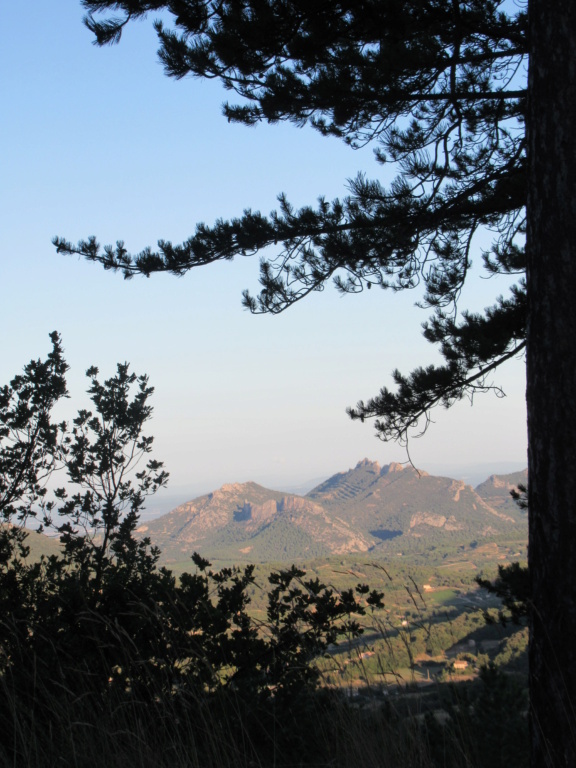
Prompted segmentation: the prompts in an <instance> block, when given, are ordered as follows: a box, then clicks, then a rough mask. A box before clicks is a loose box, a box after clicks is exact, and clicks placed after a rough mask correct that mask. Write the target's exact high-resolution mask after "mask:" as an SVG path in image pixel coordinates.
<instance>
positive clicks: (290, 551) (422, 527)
mask: <svg viewBox="0 0 576 768" xmlns="http://www.w3.org/2000/svg"><path fill="white" fill-rule="evenodd" d="M526 479H527V473H526V471H523V472H517V473H511V474H510V475H502V476H498V475H491V476H490V477H489V478H487V480H485V481H484V482H483V483H481V484H480V485H479V486H477V488H476V489H474V488H472V486H470V485H467V484H466V483H465V482H464V481H461V480H454V479H452V478H447V477H441V476H435V475H430V474H428V473H427V472H423V471H418V470H416V469H415V468H414V467H412V466H411V465H402V464H398V463H394V462H393V463H391V464H388V465H384V466H383V467H381V466H380V465H379V464H378V463H377V462H374V461H370V460H369V459H363V460H361V461H359V462H358V463H357V464H356V466H355V467H353V468H352V469H349V470H347V471H345V472H339V473H336V474H335V475H332V476H331V477H330V478H328V479H327V480H325V481H324V482H322V483H320V484H319V485H318V486H316V487H315V488H313V489H312V490H311V491H309V492H308V493H307V494H306V495H304V496H299V495H297V494H290V493H284V492H282V491H273V490H270V489H268V488H264V487H263V486H261V485H258V484H257V483H253V482H247V483H227V484H225V485H223V486H222V487H221V488H219V489H217V490H215V491H213V492H211V493H209V494H204V495H203V496H200V497H198V498H196V499H192V500H190V501H187V502H184V503H183V504H181V505H179V506H178V507H176V508H174V509H173V510H172V511H170V512H168V513H167V514H165V515H162V516H161V517H158V518H156V519H154V520H151V521H148V522H147V523H146V524H142V525H140V526H139V528H138V534H139V535H141V536H149V537H150V539H151V540H152V543H153V544H155V545H157V546H158V547H159V548H160V550H161V551H162V553H163V560H165V561H167V562H174V561H179V560H183V559H184V558H187V557H189V556H190V555H191V554H192V552H193V551H198V552H200V553H201V554H202V555H204V556H208V557H222V558H227V559H237V560H242V559H252V560H254V561H260V562H262V561H265V560H267V559H268V560H270V559H276V560H286V559H292V560H297V559H306V558H310V557H325V556H328V555H340V554H342V555H343V554H348V553H354V552H357V553H382V554H386V553H387V552H388V551H389V550H390V547H392V546H393V547H395V548H398V547H400V546H401V547H402V548H407V549H409V550H413V549H414V548H417V547H418V546H420V547H421V546H422V545H423V542H426V541H428V542H436V543H443V544H445V545H447V544H450V543H453V542H456V541H457V540H458V541H459V540H469V541H472V540H481V539H486V540H488V539H490V538H493V537H497V536H512V537H518V538H521V537H522V535H523V532H525V528H526V521H525V515H524V516H523V515H522V513H521V512H520V510H519V509H518V508H517V506H516V505H515V504H514V502H513V501H512V500H511V499H509V489H510V488H511V487H514V486H515V485H518V483H519V482H524V483H525V482H526Z"/></svg>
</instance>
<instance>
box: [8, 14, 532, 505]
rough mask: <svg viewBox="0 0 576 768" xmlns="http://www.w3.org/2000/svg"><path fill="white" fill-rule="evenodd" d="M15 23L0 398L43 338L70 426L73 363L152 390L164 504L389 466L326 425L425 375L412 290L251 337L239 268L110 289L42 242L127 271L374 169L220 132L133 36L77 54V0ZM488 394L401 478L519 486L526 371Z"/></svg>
mask: <svg viewBox="0 0 576 768" xmlns="http://www.w3.org/2000/svg"><path fill="white" fill-rule="evenodd" d="M18 10H19V9H18V7H17V6H16V5H15V4H9V5H8V6H6V7H5V8H4V24H3V25H2V30H1V31H0V36H1V43H2V46H1V50H0V57H1V58H2V64H3V72H4V73H5V75H4V78H3V81H2V84H1V86H0V88H1V95H2V103H3V104H4V105H5V109H4V110H3V117H2V122H1V131H2V145H3V147H4V148H5V153H4V162H3V173H2V178H3V183H2V185H1V188H0V202H1V205H2V211H3V215H2V226H1V228H0V237H1V242H2V254H3V257H2V261H1V268H0V269H1V271H0V275H1V279H2V285H3V288H4V291H3V302H2V313H3V316H2V327H3V328H4V334H3V345H2V352H3V354H2V358H1V359H0V384H3V383H5V382H7V381H8V380H9V379H10V378H11V377H12V376H13V375H14V374H16V373H18V372H19V371H20V370H21V368H22V366H23V365H25V364H26V363H27V362H28V361H29V360H30V359H31V358H33V357H42V356H44V355H45V354H46V353H47V352H48V350H49V339H48V334H49V332H50V331H52V330H58V331H59V332H60V333H61V334H62V337H63V342H64V347H65V349H66V357H67V360H68V363H69V364H70V366H71V371H70V376H69V383H70V386H69V388H70V391H71V394H72V398H71V400H70V401H69V403H68V404H66V405H65V406H64V408H63V415H64V416H66V417H67V418H70V417H71V415H73V413H74V412H75V411H76V410H77V409H78V408H79V407H81V406H83V405H84V404H85V403H86V400H85V398H84V397H83V394H82V393H83V392H84V388H85V386H84V376H83V372H84V371H85V370H86V369H87V368H88V367H89V366H90V365H92V364H95V365H97V366H98V367H99V368H100V371H101V375H102V376H103V377H106V376H108V375H111V374H112V373H113V372H114V369H115V364H116V363H117V362H124V361H130V362H131V365H132V369H133V370H134V371H136V372H137V373H144V372H146V373H148V374H149V376H150V381H151V383H152V385H153V386H154V387H155V389H156V392H155V395H154V398H153V405H154V409H155V413H154V417H153V419H152V421H151V422H150V425H149V429H148V433H149V434H153V435H154V436H155V445H156V450H155V456H156V457H157V458H159V459H161V460H163V461H164V462H165V464H166V467H167V469H168V470H169V472H170V473H171V484H170V489H169V492H170V493H171V494H178V493H179V489H182V491H183V492H184V490H185V489H186V492H188V491H192V490H193V489H195V488H196V489H198V490H202V491H206V490H211V489H214V488H216V487H219V485H221V484H222V483H224V482H244V481H247V480H254V481H256V482H260V483H262V484H264V485H267V486H269V487H280V486H286V487H295V486H297V485H298V484H300V483H305V482H308V481H311V480H314V479H323V478H325V477H327V476H329V475H331V474H334V473H335V472H340V471H345V470H346V469H348V468H350V467H353V466H354V465H355V464H356V463H357V462H358V461H359V460H361V459H363V458H364V457H368V458H370V459H372V460H375V461H378V462H379V463H380V464H381V465H383V464H387V463H389V462H390V461H399V462H404V461H406V460H407V456H406V452H405V450H404V449H403V448H402V447H400V446H397V445H393V444H383V443H381V442H380V441H378V440H377V439H376V438H375V437H374V430H373V429H372V427H371V425H370V424H369V423H366V424H363V425H362V424H360V423H357V422H351V421H350V420H349V419H348V418H347V416H346V415H345V408H346V407H347V406H349V405H354V404H355V403H356V401H357V400H359V399H366V398H369V397H370V396H372V395H375V394H376V393H377V392H378V390H379V389H380V387H381V386H383V385H385V384H390V381H391V378H390V374H391V371H392V370H393V369H394V368H399V369H400V370H401V371H403V372H408V371H409V370H411V369H412V368H414V367H415V366H417V365H420V364H428V363H432V362H434V360H435V355H434V350H433V348H432V347H431V346H430V345H429V344H427V343H426V342H425V341H424V340H423V339H422V337H421V335H420V324H421V323H422V322H423V321H425V320H426V319H427V317H428V314H429V313H428V312H427V311H426V310H421V309H418V308H415V307H414V303H415V302H416V301H417V300H418V298H419V296H418V293H417V292H411V293H404V294H401V295H399V294H397V295H393V294H391V293H386V294H384V293H383V292H380V291H370V292H365V293H364V294H363V295H361V296H346V297H342V296H340V295H339V294H337V293H336V292H335V290H333V289H331V288H328V289H327V290H325V291H323V292H321V293H316V294H313V295H311V296H310V297H308V298H307V299H306V300H305V301H304V302H302V303H301V304H299V305H297V306H295V307H293V308H292V309H291V310H289V311H288V312H286V313H285V314H282V315H279V316H275V317H271V316H258V317H254V316H251V315H249V314H248V313H247V312H246V311H245V310H243V309H242V307H241V303H240V299H241V291H242V289H244V288H247V287H248V288H251V289H252V290H255V289H257V273H258V259H257V258H249V259H245V260H243V261H238V262H235V263H226V264H217V265H213V266H211V267H210V268H205V269H202V270H199V271H196V272H193V273H190V274H188V275H187V276H186V277H184V278H182V279H180V280H177V279H176V278H174V277H172V276H165V275H157V276H154V277H153V278H151V279H150V280H145V279H140V278H138V279H134V280H132V281H129V282H126V281H123V280H122V278H121V277H120V276H119V275H113V274H109V273H105V272H104V271H103V270H102V269H101V268H99V267H98V266H96V265H93V264H88V263H86V262H83V261H74V260H71V259H67V258H64V257H62V256H57V255H56V254H55V251H54V248H53V247H52V245H51V242H50V241H51V238H52V237H53V236H54V235H57V234H58V235H62V236H65V237H67V238H69V239H71V240H72V241H75V240H78V239H81V238H85V237H87V236H89V235H92V234H95V235H97V237H98V239H99V241H100V242H101V243H102V244H107V243H114V242H115V241H116V240H117V239H123V240H125V242H126V245H127V247H128V248H129V250H131V251H138V250H140V249H142V248H144V247H145V246H147V245H154V244H155V243H156V241H157V240H158V239H159V238H165V239H169V240H172V241H173V242H180V241H181V240H183V239H185V238H186V237H187V236H189V235H190V234H191V233H192V232H193V231H194V228H195V225H196V223H197V222H199V221H205V222H207V223H212V222H213V221H214V220H215V219H216V218H218V217H224V218H225V217H232V216H235V215H238V214H240V213H241V212H242V211H243V210H244V209H245V208H252V209H253V210H261V211H263V212H266V213H267V212H269V211H270V210H272V209H273V208H275V206H276V195H277V194H279V193H280V192H286V194H287V196H288V199H289V200H290V201H291V202H292V203H293V204H294V205H296V206H301V205H305V204H308V203H313V202H314V201H315V199H316V198H317V197H318V196H321V195H323V196H325V197H327V198H332V197H336V196H343V195H345V194H346V179H349V178H352V177H354V176H355V175H356V174H357V173H358V172H359V171H365V172H366V173H367V175H368V176H370V174H371V173H373V174H375V175H376V174H377V175H379V176H381V169H380V168H378V167H377V166H376V164H375V163H374V161H373V159H372V149H371V148H370V147H367V148H365V149H364V150H361V151H357V152H354V151H352V150H350V149H349V148H347V147H345V146H344V145H343V144H342V143H341V142H338V141H337V140H336V139H326V138H322V137H320V136H319V135H318V134H317V133H316V132H314V131H313V130H312V129H310V128H305V129H302V130H298V129H296V128H294V127H293V126H290V125H280V126H259V127H258V128H256V129H248V128H245V127H242V126H237V125H229V124H228V123H227V122H226V120H225V119H224V118H223V117H222V116H221V114H220V103H221V102H222V101H223V100H224V99H225V98H226V95H225V93H224V91H223V90H222V89H221V87H220V86H219V85H218V84H217V83H206V82H198V81H193V80H185V81H183V82H174V81H170V80H168V79H167V78H166V77H165V76H164V75H163V72H162V68H161V66H160V64H159V63H158V61H157V60H156V57H155V50H156V42H155V36H154V33H153V31H152V29H151V24H150V23H149V22H146V23H143V24H139V25H136V26H134V27H133V28H131V29H129V30H128V31H127V34H126V35H125V39H123V41H122V44H121V45H120V46H114V47H111V48H106V49H97V48H95V47H94V46H93V45H92V44H91V35H90V33H89V32H88V31H87V30H86V29H85V28H84V27H83V26H82V23H81V18H82V8H81V6H80V3H79V2H70V1H69V0H56V2H52V3H50V4H47V3H39V4H37V7H35V9H34V13H33V14H31V15H30V16H29V17H27V18H26V23H25V24H23V23H22V19H21V13H20V14H19V13H18ZM481 248H482V243H481V242H479V243H478V244H477V258H476V261H477V263H480V261H481V259H480V256H481ZM505 289H506V283H505V281H503V280H500V281H499V283H498V285H497V286H495V284H494V282H493V281H492V280H485V279H481V278H478V279H476V280H475V281H469V283H468V284H467V287H466V290H465V292H464V293H463V296H462V299H461V306H462V307H466V308H469V309H481V308H482V307H484V306H486V305H488V304H491V303H492V302H493V301H494V298H495V296H496V295H498V294H499V293H502V292H504V291H505ZM494 383H495V384H499V385H501V386H502V387H503V389H504V391H505V392H506V394H507V397H506V398H498V397H496V396H495V395H494V394H487V395H479V396H478V397H477V398H476V399H475V402H474V406H473V407H470V403H468V402H467V401H463V402H462V403H460V404H459V405H458V406H456V407H454V408H453V409H452V410H451V411H448V412H446V411H443V410H437V411H436V412H435V413H434V414H433V419H434V422H435V423H433V424H432V425H431V427H430V429H429V431H428V433H427V434H426V436H425V437H423V438H420V439H412V440H411V442H410V445H409V449H410V457H411V459H412V461H413V462H414V464H415V465H416V466H417V467H419V468H422V469H426V470H427V471H430V472H433V473H435V474H448V475H450V476H458V477H464V478H466V477H467V476H472V473H473V472H476V473H477V474H476V475H475V476H482V477H487V476H488V475H489V474H491V473H492V472H500V471H512V470H513V469H521V468H523V467H525V466H526V416H525V403H524V389H525V381H524V362H523V361H522V360H519V361H513V362H512V363H510V364H508V366H507V368H505V369H503V370H502V371H498V372H496V374H495V377H494ZM474 468H476V469H474ZM484 470H486V471H484Z"/></svg>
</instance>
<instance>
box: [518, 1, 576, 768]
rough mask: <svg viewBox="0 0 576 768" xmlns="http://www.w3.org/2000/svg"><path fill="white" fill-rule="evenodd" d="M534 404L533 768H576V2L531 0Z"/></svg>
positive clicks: (530, 386)
mask: <svg viewBox="0 0 576 768" xmlns="http://www.w3.org/2000/svg"><path fill="white" fill-rule="evenodd" d="M529 16H530V71H529V85H528V89H529V103H528V116H527V121H528V124H527V127H528V173H529V195H528V229H527V250H528V272H527V281H528V333H527V382H528V383H527V393H526V397H527V408H528V466H529V516H530V523H529V548H528V560H529V570H530V579H531V595H532V610H531V632H530V635H531V636H530V727H531V740H532V767H533V768H563V767H564V766H571V767H572V766H576V2H575V0H530V3H529Z"/></svg>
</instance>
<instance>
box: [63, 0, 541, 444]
mask: <svg viewBox="0 0 576 768" xmlns="http://www.w3.org/2000/svg"><path fill="white" fill-rule="evenodd" d="M83 5H84V7H85V8H86V9H87V10H88V12H89V15H88V16H87V17H86V20H85V21H86V24H87V26H88V28H89V29H90V30H92V32H93V33H94V35H95V42H97V44H99V45H105V44H109V43H116V42H118V41H119V40H120V37H121V35H122V32H123V29H124V28H125V27H126V25H127V24H129V23H130V22H131V21H133V20H136V19H140V18H143V17H145V16H146V14H147V13H148V12H149V11H158V12H165V13H164V17H163V18H166V17H168V18H170V19H171V21H172V25H173V26H172V27H170V26H169V25H168V24H167V23H165V22H164V21H157V22H156V23H155V28H156V31H157V34H158V37H159V41H160V58H161V60H162V62H163V64H164V67H165V71H166V73H167V74H168V75H169V76H171V77H175V78H178V79H179V78H183V77H185V76H188V75H193V76H195V77H208V78H219V79H220V80H221V82H222V83H223V85H224V86H225V88H227V89H228V90H229V91H232V92H235V93H236V94H237V95H238V96H239V97H240V103H239V104H237V105H230V104H226V105H225V106H224V114H225V115H226V117H227V118H228V119H229V120H232V121H237V122H241V123H244V124H247V125H254V124H256V123H258V122H260V121H268V122H272V123H274V122H277V121H291V122H293V123H294V124H296V125H297V126H303V125H304V124H306V123H309V124H311V125H312V126H313V127H314V128H315V129H317V130H318V131H320V132H321V133H322V134H323V135H332V136H337V137H339V138H341V139H342V140H344V141H345V142H346V143H347V144H348V145H350V146H351V147H353V148H358V147H361V146H364V145H366V144H368V143H372V144H373V145H374V147H375V157H376V160H377V162H378V163H380V164H385V163H386V162H388V161H393V162H394V163H395V164H396V166H397V167H398V168H399V175H398V176H397V178H396V179H395V180H394V181H393V182H392V184H391V186H390V187H389V188H388V189H386V188H384V187H383V186H382V184H381V183H380V182H379V181H378V180H375V179H368V178H367V177H366V176H365V175H363V174H360V175H359V176H358V177H357V178H355V179H353V180H350V181H349V188H350V195H349V196H348V197H346V198H344V199H342V200H340V199H335V200H333V201H331V202H328V201H327V200H325V199H324V198H323V197H320V198H319V200H318V202H317V204H316V206H306V207H304V208H302V209H300V210H295V209H294V208H293V207H292V206H291V204H290V203H289V201H288V200H287V199H286V198H285V196H283V195H280V197H279V209H278V211H274V212H273V213H271V214H270V215H269V216H264V215H262V214H261V213H260V212H254V211H251V210H245V211H244V213H243V215H242V216H240V217H238V218H236V219H233V220H231V221H222V220H218V221H216V223H215V224H214V225H213V226H211V227H210V226H207V225H205V224H198V225H197V227H196V232H195V233H194V234H193V235H192V236H191V237H190V238H189V239H188V240H186V241H185V242H184V243H182V244H181V245H174V244H172V243H171V242H170V241H168V240H160V241H159V242H158V248H157V249H156V250H153V249H152V248H146V249H144V250H143V251H142V252H140V253H138V254H135V255H132V254H130V253H129V252H128V250H127V249H126V248H125V246H124V243H123V242H122V241H118V242H117V244H116V246H106V247H105V248H104V250H103V251H102V249H101V248H100V246H99V244H98V243H97V241H96V238H95V237H91V238H88V239H87V240H84V241H81V242H80V243H78V245H77V246H74V245H72V244H71V243H70V242H68V241H67V240H65V239H63V238H55V240H54V243H55V245H56V246H57V249H58V251H60V252H64V253H80V254H83V255H84V256H85V257H86V258H88V259H90V260H93V261H97V262H100V263H101V264H103V265H104V267H105V268H106V269H118V270H121V271H123V273H124V275H125V276H126V277H130V276H132V275H134V274H144V275H147V276H148V275H150V274H152V273H153V272H159V271H167V272H171V273H173V274H175V275H182V274H183V273H185V272H186V271H187V270H189V269H191V268H193V267H197V266H202V265H205V264H209V263H211V262H214V261H218V260H221V259H225V260H229V259H232V258H234V257H235V256H247V255H251V254H254V253H256V252H261V251H263V250H264V249H265V248H267V247H269V246H270V247H271V248H273V249H274V250H275V252H276V253H275V255H274V256H273V257H272V258H270V259H269V258H266V257H265V258H264V259H263V260H262V261H261V265H260V282H261V286H262V288H261V291H260V293H259V295H258V296H256V297H254V296H252V295H250V294H249V293H248V292H245V294H244V303H245V305H246V306H247V307H248V308H249V309H250V310H252V311H253V312H271V313H278V312H282V311H284V310H285V309H286V308H287V307H289V306H291V305H292V304H294V303H295V302H297V301H299V300H301V299H302V298H304V297H306V296H307V295H308V294H310V293H311V292H313V291H316V290H322V289H323V288H324V286H325V284H326V283H327V282H328V281H330V280H332V281H333V282H334V284H335V285H336V287H337V289H338V290H340V291H342V292H344V293H359V292H362V291H363V290H364V289H369V288H372V287H378V288H391V289H392V290H395V291H396V290H404V289H412V288H415V287H417V286H419V285H421V286H423V289H424V298H423V300H422V304H423V305H424V306H426V307H431V308H433V309H434V315H433V317H432V318H431V320H430V321H429V322H428V323H427V324H426V325H425V329H424V335H425V337H426V338H427V339H428V341H430V342H432V343H434V344H437V345H438V346H439V348H440V352H441V354H442V356H443V358H444V362H443V364H441V365H437V366H427V367H421V368H418V369H417V370H415V371H413V372H412V373H411V374H409V375H403V374H401V373H400V372H399V371H395V372H394V374H393V375H394V380H395V382H396V385H397V389H396V391H391V390H389V389H386V388H384V389H382V390H381V392H380V393H379V394H378V395H377V396H376V397H374V398H372V399H371V400H369V401H368V402H366V403H364V402H360V403H359V404H358V406H357V407H356V408H353V409H350V415H351V416H352V417H353V418H360V419H362V420H363V419H365V418H368V417H376V418H377V421H376V429H377V431H378V433H379V435H380V436H381V437H382V438H383V439H390V438H393V439H404V438H405V437H406V435H407V432H408V430H409V429H410V428H411V427H414V426H416V425H417V424H419V425H420V427H425V426H426V425H427V423H428V420H429V411H430V409H431V408H433V407H434V406H435V405H438V404H442V405H444V406H446V407H447V406H449V405H451V404H452V403H454V402H455V401H457V400H459V399H461V398H462V397H464V396H465V395H472V394H473V393H474V392H476V391H478V390H486V389H490V388H493V387H492V385H491V383H490V382H489V380H488V376H489V374H491V372H492V371H493V370H494V369H495V368H496V367H497V366H499V365H500V364H501V363H503V362H505V361H506V360H508V359H510V358H512V357H514V356H516V355H518V354H519V353H522V351H523V349H524V347H525V326H526V291H525V284H524V282H523V279H522V277H521V275H522V273H523V271H524V269H525V258H524V232H525V217H524V206H525V201H526V191H527V183H526V163H525V129H524V116H525V109H526V88H525V67H526V59H527V52H528V45H527V14H526V12H525V10H524V8H523V7H517V6H513V5H511V4H509V3H504V2H503V0H489V1H488V2H486V1H485V0H457V1H456V2H453V3H445V2H436V1H434V2H424V0H401V1H399V0H394V2H389V3H388V2H387V3H383V2H381V1H380V0H364V1H363V2H361V3H358V2H350V1H349V0H346V1H345V2H339V3H336V4H335V3H327V2H324V0H315V1H314V2H307V3H301V2H290V3H280V2H275V0H265V1H264V2H253V1H252V0H248V1H247V2H243V3H240V4H239V3H236V2H217V3H216V2H213V0H191V2H186V3H172V2H171V3H167V2H148V1H147V0H146V1H145V0H122V1H121V2H117V0H83ZM107 11H108V12H114V13H118V14H119V15H115V16H109V15H106V12H107ZM100 14H105V15H104V18H102V16H100ZM482 231H484V232H486V231H488V232H490V233H491V234H492V237H493V242H492V246H491V248H489V249H488V250H487V251H486V252H485V253H484V264H485V268H486V271H487V273H488V274H489V275H490V276H492V277H493V276H496V275H505V276H508V277H510V276H513V277H514V276H519V280H518V282H517V284H516V285H515V286H514V287H513V288H512V289H511V292H510V294H509V295H508V297H506V298H504V297H502V296H500V297H499V298H497V299H496V301H495V303H494V305H493V306H492V307H489V308H488V309H486V311H485V312H484V313H483V314H477V313H470V312H463V313H462V315H461V316H460V317H458V312H457V304H458V299H459V296H460V293H461V290H462V287H463V285H464V283H465V281H466V279H467V277H468V274H469V269H470V266H471V252H472V248H473V245H474V243H475V242H476V239H477V235H478V234H479V233H480V232H482Z"/></svg>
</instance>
